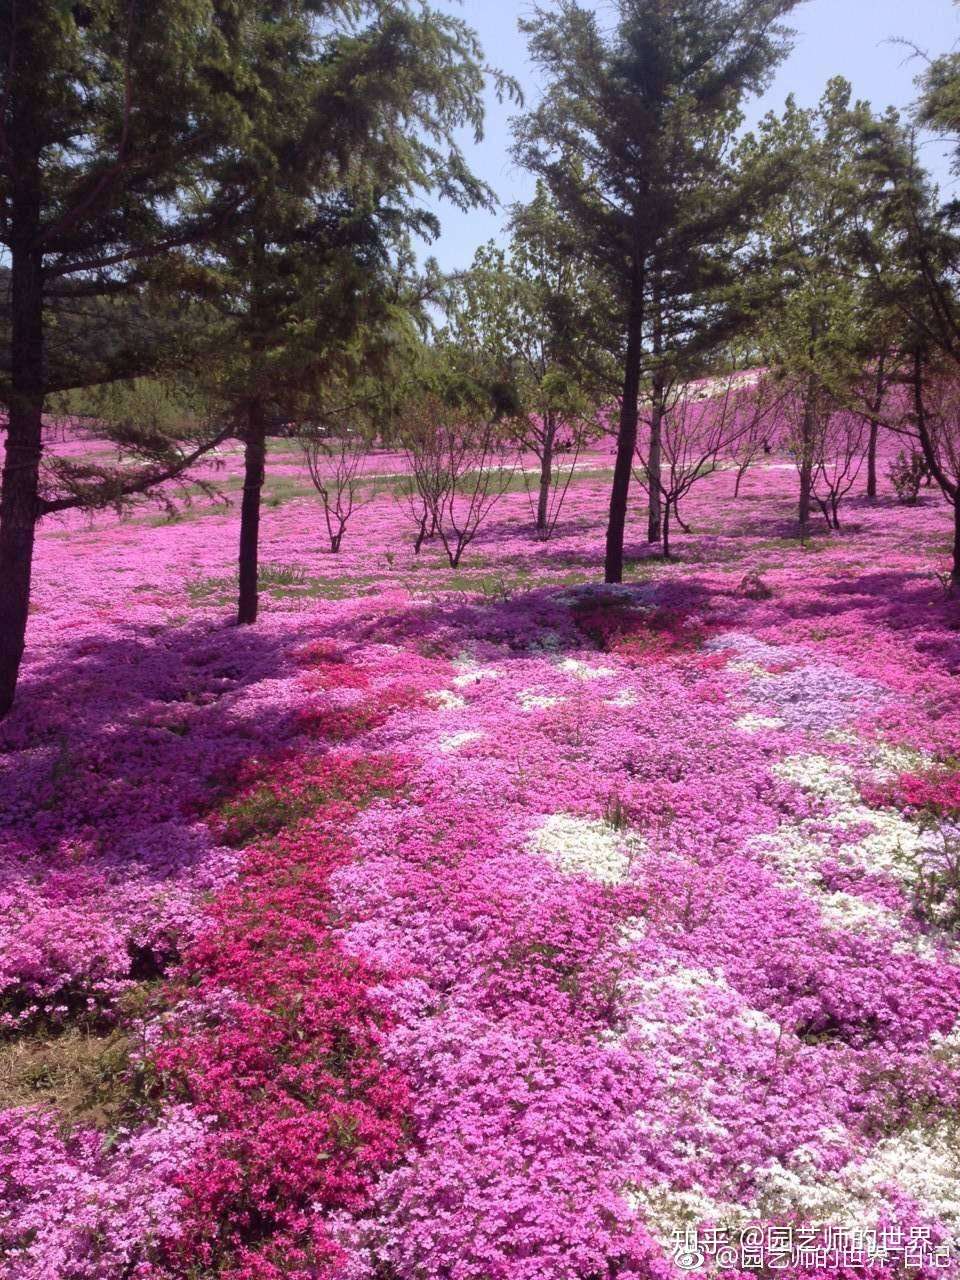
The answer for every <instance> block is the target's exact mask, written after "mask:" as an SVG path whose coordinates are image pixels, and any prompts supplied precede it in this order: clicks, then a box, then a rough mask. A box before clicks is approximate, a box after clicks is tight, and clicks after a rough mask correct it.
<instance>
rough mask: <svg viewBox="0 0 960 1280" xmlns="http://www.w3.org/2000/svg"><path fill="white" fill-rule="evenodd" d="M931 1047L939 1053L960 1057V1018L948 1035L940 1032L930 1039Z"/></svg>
mask: <svg viewBox="0 0 960 1280" xmlns="http://www.w3.org/2000/svg"><path fill="white" fill-rule="evenodd" d="M930 1047H931V1048H932V1049H934V1050H936V1052H937V1053H945V1054H948V1055H950V1054H957V1056H958V1057H960V1018H958V1019H957V1021H956V1022H955V1023H954V1025H953V1026H952V1027H951V1029H950V1030H949V1031H948V1032H947V1033H946V1035H944V1034H943V1033H942V1032H940V1031H935V1032H934V1033H933V1035H932V1036H931V1037H930Z"/></svg>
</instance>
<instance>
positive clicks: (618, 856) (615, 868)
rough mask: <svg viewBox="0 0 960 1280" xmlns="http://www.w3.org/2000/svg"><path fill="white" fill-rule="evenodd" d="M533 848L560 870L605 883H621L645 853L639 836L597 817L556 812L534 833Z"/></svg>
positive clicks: (531, 843) (531, 840)
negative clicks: (582, 816)
mask: <svg viewBox="0 0 960 1280" xmlns="http://www.w3.org/2000/svg"><path fill="white" fill-rule="evenodd" d="M530 847H531V848H532V849H533V850H534V851H535V852H537V853H544V854H546V855H547V857H548V858H549V859H550V861H551V862H552V863H553V865H554V866H555V867H556V868H557V870H558V871H564V872H567V873H569V874H571V875H586V876H590V878H591V879H593V880H599V881H600V882H601V883H602V884H620V883H621V881H623V880H625V879H626V877H627V875H628V874H629V871H630V864H631V862H632V861H633V859H634V858H635V857H636V856H637V855H638V854H640V853H642V852H644V851H645V850H646V844H645V843H644V841H643V840H642V839H641V838H640V837H639V836H637V835H633V834H631V835H627V834H625V833H623V832H621V831H618V830H617V829H616V828H615V827H611V826H610V824H609V823H608V822H603V821H601V820H599V819H597V818H578V817H576V816H575V815H573V814H570V813H555V814H553V815H552V816H551V817H549V818H547V820H546V821H545V822H544V823H543V824H542V826H540V827H538V828H537V830H536V831H534V833H533V835H532V836H531V838H530Z"/></svg>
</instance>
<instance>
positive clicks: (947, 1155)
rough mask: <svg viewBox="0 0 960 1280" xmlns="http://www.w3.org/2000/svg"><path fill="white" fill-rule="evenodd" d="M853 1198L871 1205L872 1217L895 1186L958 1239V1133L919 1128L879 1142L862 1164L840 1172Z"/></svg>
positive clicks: (943, 1128) (940, 1128)
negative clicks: (856, 1197) (860, 1199)
mask: <svg viewBox="0 0 960 1280" xmlns="http://www.w3.org/2000/svg"><path fill="white" fill-rule="evenodd" d="M840 1176H841V1178H842V1180H843V1182H844V1183H845V1184H846V1185H847V1186H848V1187H849V1188H850V1190H851V1191H852V1193H853V1194H854V1195H855V1196H858V1197H860V1198H862V1199H864V1200H866V1201H867V1202H868V1203H870V1205H871V1210H872V1216H875V1217H876V1216H879V1214H880V1212H882V1211H883V1210H884V1209H886V1208H887V1200H886V1193H887V1191H888V1189H889V1188H891V1187H899V1188H900V1190H901V1191H905V1192H906V1193H907V1195H908V1196H910V1197H911V1198H912V1199H913V1200H915V1201H916V1202H917V1204H918V1205H919V1207H920V1209H921V1211H922V1212H923V1213H924V1215H925V1216H929V1217H931V1218H935V1219H937V1221H938V1222H941V1223H942V1224H943V1225H944V1226H945V1227H946V1228H947V1229H948V1231H949V1232H950V1233H951V1235H953V1236H954V1237H957V1236H958V1235H960V1134H958V1133H957V1130H956V1127H955V1126H951V1125H947V1124H941V1125H939V1126H937V1127H934V1128H929V1129H927V1128H923V1127H921V1126H919V1125H917V1126H915V1127H914V1128H911V1129H905V1130H904V1131H903V1133H898V1134H895V1135H894V1136H893V1137H891V1138H884V1139H883V1140H882V1141H881V1142H878V1143H877V1145H876V1146H875V1147H874V1149H873V1151H872V1153H871V1154H870V1156H869V1157H868V1158H867V1159H866V1160H863V1161H862V1162H860V1163H858V1164H854V1165H848V1166H846V1168H844V1169H842V1170H841V1171H840Z"/></svg>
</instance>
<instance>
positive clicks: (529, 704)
mask: <svg viewBox="0 0 960 1280" xmlns="http://www.w3.org/2000/svg"><path fill="white" fill-rule="evenodd" d="M517 702H519V703H520V708H521V710H522V711H546V710H547V708H548V707H556V706H558V705H559V703H561V702H563V698H558V697H554V696H553V695H551V694H549V693H534V691H533V690H532V689H521V690H520V692H519V693H518V694H517Z"/></svg>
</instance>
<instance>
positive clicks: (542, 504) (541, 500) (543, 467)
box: [537, 414, 557, 534]
mask: <svg viewBox="0 0 960 1280" xmlns="http://www.w3.org/2000/svg"><path fill="white" fill-rule="evenodd" d="M546 428H547V429H546V431H545V432H544V437H543V453H542V454H541V457H540V493H539V495H538V497H537V533H540V534H544V533H546V531H547V523H548V521H549V519H550V487H551V485H552V484H553V439H554V436H555V435H556V430H557V426H556V423H555V422H554V419H553V415H552V414H549V415H548V417H547V423H546Z"/></svg>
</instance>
